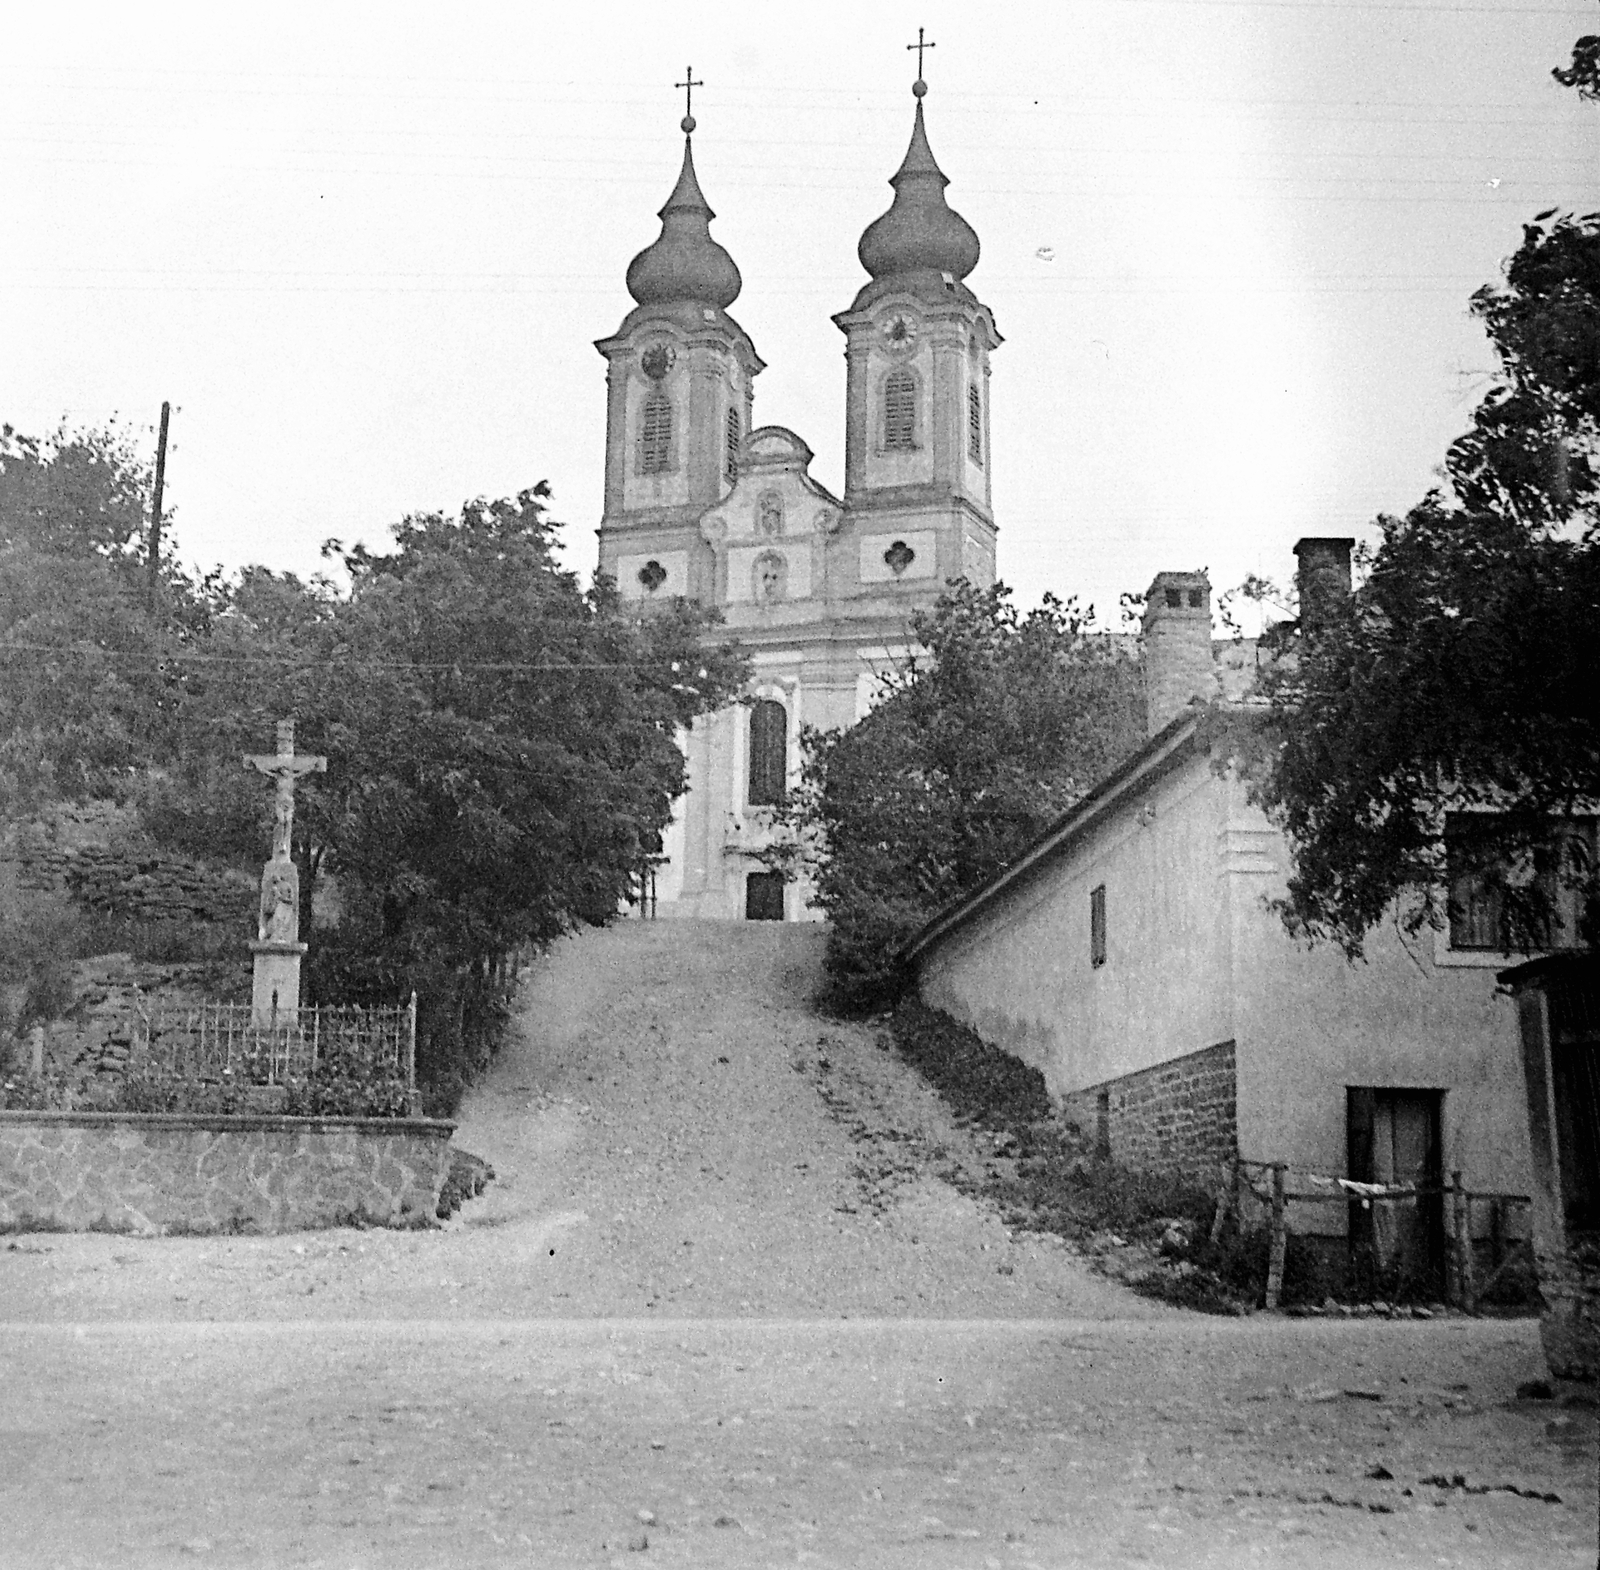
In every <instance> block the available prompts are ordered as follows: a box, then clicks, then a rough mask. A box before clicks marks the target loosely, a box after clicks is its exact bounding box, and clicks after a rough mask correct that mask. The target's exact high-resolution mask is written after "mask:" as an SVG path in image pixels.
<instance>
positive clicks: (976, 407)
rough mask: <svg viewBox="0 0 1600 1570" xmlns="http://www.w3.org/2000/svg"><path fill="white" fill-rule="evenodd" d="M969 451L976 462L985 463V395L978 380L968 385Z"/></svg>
mask: <svg viewBox="0 0 1600 1570" xmlns="http://www.w3.org/2000/svg"><path fill="white" fill-rule="evenodd" d="M967 452H968V453H969V454H970V455H971V457H972V461H973V462H974V463H976V464H979V465H981V464H982V463H983V395H982V394H981V393H980V392H979V391H978V384H977V383H976V382H970V383H968V385H967Z"/></svg>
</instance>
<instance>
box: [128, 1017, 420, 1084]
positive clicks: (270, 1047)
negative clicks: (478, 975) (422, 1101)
mask: <svg viewBox="0 0 1600 1570" xmlns="http://www.w3.org/2000/svg"><path fill="white" fill-rule="evenodd" d="M136 1065H137V1067H138V1068H139V1069H141V1070H142V1071H143V1072H145V1073H149V1074H154V1075H157V1076H160V1077H163V1078H171V1079H184V1080H191V1081H195V1082H198V1083H202V1084H203V1083H223V1084H225V1083H230V1082H231V1083H234V1084H250V1085H284V1084H288V1083H289V1082H290V1081H291V1080H295V1079H300V1080H308V1079H313V1078H316V1077H318V1076H323V1077H348V1078H351V1079H357V1080H362V1081H366V1082H371V1081H375V1080H392V1081H397V1082H401V1083H403V1084H404V1085H405V1087H406V1089H407V1090H408V1091H414V1090H415V1089H416V1085H417V997H416V994H415V993H412V995H411V1001H410V1002H409V1003H408V1004H406V1005H404V1006H403V1007H400V1008H361V1007H358V1006H354V1005H350V1006H327V1005H320V1006H317V1007H314V1008H297V1009H281V1010H275V1011H274V1012H273V1014H272V1016H271V1018H270V1020H269V1021H267V1022H265V1023H263V1022H262V1021H260V1020H259V1019H257V1017H256V1014H255V1010H254V1009H253V1008H252V1006H251V1005H250V1004H248V1003H204V1004H200V1005H198V1006H196V1007H192V1008H178V1009H172V1008H159V1007H158V1008H157V1009H156V1010H154V1011H153V1012H152V1013H151V1014H149V1015H148V1016H146V1017H144V1018H143V1019H142V1020H141V1029H140V1031H139V1040H138V1043H137V1056H136Z"/></svg>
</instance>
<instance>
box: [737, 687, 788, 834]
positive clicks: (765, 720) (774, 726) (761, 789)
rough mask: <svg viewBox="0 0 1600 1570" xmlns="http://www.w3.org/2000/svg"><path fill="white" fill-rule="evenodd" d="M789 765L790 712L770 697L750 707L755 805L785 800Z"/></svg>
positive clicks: (751, 794) (751, 798)
mask: <svg viewBox="0 0 1600 1570" xmlns="http://www.w3.org/2000/svg"><path fill="white" fill-rule="evenodd" d="M788 767H789V712H788V710H787V709H785V708H784V706H783V705H782V704H781V703H775V702H773V700H772V699H770V698H758V699H757V700H756V702H754V703H753V704H751V706H750V788H749V790H748V791H747V792H746V796H747V798H748V800H749V802H750V805H751V806H752V807H775V806H777V805H778V803H779V802H781V801H782V800H783V792H784V786H785V784H786V783H787V780H788Z"/></svg>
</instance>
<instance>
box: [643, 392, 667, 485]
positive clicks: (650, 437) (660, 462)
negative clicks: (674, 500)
mask: <svg viewBox="0 0 1600 1570" xmlns="http://www.w3.org/2000/svg"><path fill="white" fill-rule="evenodd" d="M639 467H640V469H641V470H643V472H644V473H646V474H661V473H663V472H664V471H665V470H667V469H670V468H671V467H672V402H671V400H670V399H668V398H667V397H666V396H665V395H664V394H662V393H652V394H651V395H650V396H649V397H648V398H646V399H645V401H644V413H643V416H642V417H641V419H640V422H639Z"/></svg>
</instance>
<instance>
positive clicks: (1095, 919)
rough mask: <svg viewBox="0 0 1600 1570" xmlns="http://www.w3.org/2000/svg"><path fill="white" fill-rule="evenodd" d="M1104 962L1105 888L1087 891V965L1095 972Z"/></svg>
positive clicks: (1103, 886)
mask: <svg viewBox="0 0 1600 1570" xmlns="http://www.w3.org/2000/svg"><path fill="white" fill-rule="evenodd" d="M1105 962H1106V886H1105V884H1103V883H1102V884H1100V885H1099V886H1098V887H1097V888H1093V889H1090V890H1089V963H1090V964H1091V965H1092V966H1094V967H1095V969H1096V970H1098V969H1099V968H1100V966H1102V965H1103V964H1105Z"/></svg>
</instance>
